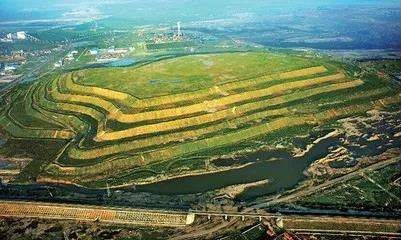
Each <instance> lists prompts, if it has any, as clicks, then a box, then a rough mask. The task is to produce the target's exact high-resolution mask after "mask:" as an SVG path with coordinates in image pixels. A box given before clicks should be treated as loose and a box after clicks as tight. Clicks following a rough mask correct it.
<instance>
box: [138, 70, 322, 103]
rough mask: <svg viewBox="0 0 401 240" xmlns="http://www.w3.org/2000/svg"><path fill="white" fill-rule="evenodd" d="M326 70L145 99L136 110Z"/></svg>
mask: <svg viewBox="0 0 401 240" xmlns="http://www.w3.org/2000/svg"><path fill="white" fill-rule="evenodd" d="M325 72H327V69H326V68H325V67H324V66H317V67H310V68H305V69H301V70H294V71H289V72H283V73H277V74H271V75H266V76H262V77H257V78H252V79H246V80H239V81H234V82H230V83H225V84H221V85H217V86H215V87H213V88H210V89H202V90H198V91H194V92H188V93H180V94H174V95H167V96H160V97H154V98H147V99H141V100H140V101H137V102H136V105H135V107H136V108H149V107H155V106H162V105H168V104H174V103H177V102H183V101H188V99H190V100H191V99H202V98H206V97H208V96H210V95H213V94H216V95H222V96H224V95H226V92H229V91H233V90H236V89H241V88H247V87H251V86H256V85H258V84H261V83H264V82H268V81H272V80H283V79H290V78H297V77H304V76H309V75H314V74H319V73H325Z"/></svg>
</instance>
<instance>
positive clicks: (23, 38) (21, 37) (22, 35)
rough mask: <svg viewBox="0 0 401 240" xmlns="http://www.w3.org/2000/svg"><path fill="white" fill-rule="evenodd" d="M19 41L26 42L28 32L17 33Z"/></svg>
mask: <svg viewBox="0 0 401 240" xmlns="http://www.w3.org/2000/svg"><path fill="white" fill-rule="evenodd" d="M17 39H18V40H25V39H26V32H24V31H21V32H17Z"/></svg>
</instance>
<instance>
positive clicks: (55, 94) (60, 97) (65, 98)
mask: <svg viewBox="0 0 401 240" xmlns="http://www.w3.org/2000/svg"><path fill="white" fill-rule="evenodd" d="M59 80H60V78H58V79H55V80H53V81H52V83H51V92H50V94H51V96H52V98H54V99H55V100H57V101H62V102H74V103H78V104H79V103H85V104H91V105H94V106H98V107H101V108H102V109H104V110H105V111H107V112H108V113H113V112H116V111H119V110H118V108H117V107H116V106H114V104H112V103H111V102H109V101H107V100H104V99H102V98H99V97H93V96H86V95H75V94H64V93H61V92H60V90H59V87H58V85H57V83H58V82H59Z"/></svg>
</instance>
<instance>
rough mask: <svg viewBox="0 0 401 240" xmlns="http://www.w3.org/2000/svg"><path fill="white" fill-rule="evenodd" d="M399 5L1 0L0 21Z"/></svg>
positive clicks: (394, 1)
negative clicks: (335, 6)
mask: <svg viewBox="0 0 401 240" xmlns="http://www.w3.org/2000/svg"><path fill="white" fill-rule="evenodd" d="M339 4H340V5H371V6H377V7H384V6H387V7H389V6H390V7H398V8H399V6H400V1H399V0H325V1H323V0H287V1H285V0H248V1H245V0H228V1H227V0H225V1H224V0H103V1H102V0H0V21H10V20H35V19H56V18H57V19H60V18H62V19H69V18H91V17H99V16H110V15H112V16H115V17H121V18H151V17H152V16H160V17H161V16H166V18H171V17H175V16H180V15H193V16H200V17H202V18H210V17H219V14H221V15H222V17H226V15H229V14H234V15H235V13H236V12H237V13H244V12H263V11H264V12H266V14H268V13H269V10H270V9H272V8H282V9H283V10H285V9H302V8H313V7H321V6H332V5H339Z"/></svg>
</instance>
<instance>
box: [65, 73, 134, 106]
mask: <svg viewBox="0 0 401 240" xmlns="http://www.w3.org/2000/svg"><path fill="white" fill-rule="evenodd" d="M74 79H75V76H74V75H73V74H72V73H68V74H65V75H64V76H63V77H62V80H64V81H65V87H66V88H67V89H68V90H70V91H71V92H74V93H79V94H82V95H95V96H98V97H103V98H106V99H111V100H116V101H119V102H122V103H125V104H128V105H131V104H133V103H135V102H136V101H138V100H137V99H136V98H134V97H133V96H131V95H130V94H127V93H124V92H119V91H114V90H110V89H107V88H100V87H94V86H85V85H81V84H77V83H76V82H75V81H74Z"/></svg>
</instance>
